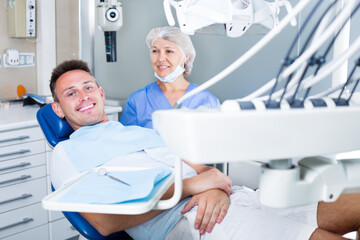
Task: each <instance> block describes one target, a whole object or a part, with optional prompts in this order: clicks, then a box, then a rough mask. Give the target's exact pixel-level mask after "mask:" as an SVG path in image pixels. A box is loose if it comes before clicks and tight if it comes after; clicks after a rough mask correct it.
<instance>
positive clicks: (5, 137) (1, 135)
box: [0, 127, 44, 147]
mask: <svg viewBox="0 0 360 240" xmlns="http://www.w3.org/2000/svg"><path fill="white" fill-rule="evenodd" d="M40 139H44V135H43V133H42V132H41V129H40V127H32V128H24V129H20V130H12V131H5V132H0V147H3V146H8V145H13V144H19V143H26V142H32V141H36V140H40Z"/></svg>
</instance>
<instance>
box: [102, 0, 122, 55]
mask: <svg viewBox="0 0 360 240" xmlns="http://www.w3.org/2000/svg"><path fill="white" fill-rule="evenodd" d="M96 12H97V19H98V25H99V28H100V30H102V31H104V36H105V52H106V61H107V62H116V60H117V58H116V31H118V30H119V29H120V28H121V27H122V25H123V14H122V6H121V3H120V2H119V1H118V0H101V1H100V3H99V4H98V5H97V7H96Z"/></svg>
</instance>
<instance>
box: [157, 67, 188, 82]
mask: <svg viewBox="0 0 360 240" xmlns="http://www.w3.org/2000/svg"><path fill="white" fill-rule="evenodd" d="M184 71H185V68H183V67H181V66H180V65H178V66H177V67H176V68H175V70H174V71H173V72H171V73H169V74H168V75H167V76H165V77H160V76H159V75H158V74H157V73H156V72H154V76H155V77H156V78H157V79H159V80H160V81H161V82H166V83H172V82H174V81H175V80H176V79H177V78H178V77H179V76H180V75H181V74H183V73H184Z"/></svg>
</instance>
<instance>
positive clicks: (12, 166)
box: [0, 153, 46, 174]
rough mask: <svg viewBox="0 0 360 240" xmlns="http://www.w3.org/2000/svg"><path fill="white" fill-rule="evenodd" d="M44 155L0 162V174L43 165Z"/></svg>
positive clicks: (44, 161)
mask: <svg viewBox="0 0 360 240" xmlns="http://www.w3.org/2000/svg"><path fill="white" fill-rule="evenodd" d="M45 163H46V159H45V153H40V154H35V155H31V156H26V157H19V158H16V159H8V160H5V161H0V174H5V173H9V172H15V171H21V170H24V169H28V168H32V167H37V166H40V165H45Z"/></svg>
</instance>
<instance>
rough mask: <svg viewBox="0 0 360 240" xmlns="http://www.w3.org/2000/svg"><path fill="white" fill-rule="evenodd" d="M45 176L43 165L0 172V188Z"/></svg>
mask: <svg viewBox="0 0 360 240" xmlns="http://www.w3.org/2000/svg"><path fill="white" fill-rule="evenodd" d="M45 176H46V167H45V165H42V166H38V167H33V168H29V169H25V170H22V171H16V172H10V173H6V174H0V189H1V187H6V186H10V185H13V184H18V183H22V182H27V181H31V180H34V179H38V178H42V177H45Z"/></svg>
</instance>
